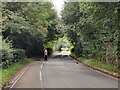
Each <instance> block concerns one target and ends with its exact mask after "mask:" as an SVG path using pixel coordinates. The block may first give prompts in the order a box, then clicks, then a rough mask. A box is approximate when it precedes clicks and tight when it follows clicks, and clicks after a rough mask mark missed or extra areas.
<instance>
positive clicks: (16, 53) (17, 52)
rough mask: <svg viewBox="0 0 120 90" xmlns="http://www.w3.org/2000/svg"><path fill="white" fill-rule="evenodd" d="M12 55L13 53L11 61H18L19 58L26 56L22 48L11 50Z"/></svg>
mask: <svg viewBox="0 0 120 90" xmlns="http://www.w3.org/2000/svg"><path fill="white" fill-rule="evenodd" d="M13 55H14V61H13V62H18V61H20V60H22V59H24V58H25V57H26V55H25V50H23V49H15V50H14V51H13Z"/></svg>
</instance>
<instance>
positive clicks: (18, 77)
mask: <svg viewBox="0 0 120 90" xmlns="http://www.w3.org/2000/svg"><path fill="white" fill-rule="evenodd" d="M28 67H29V66H27V67H26V68H25V69H24V71H23V72H22V73H21V74H20V75H19V76H17V78H16V80H15V81H14V83H13V84H12V85H11V87H10V90H11V89H12V88H13V87H14V85H15V84H16V83H17V81H18V80H19V79H20V78H21V76H22V75H23V74H24V73H25V72H26V71H27V69H28Z"/></svg>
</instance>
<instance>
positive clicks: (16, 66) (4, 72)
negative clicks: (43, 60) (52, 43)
mask: <svg viewBox="0 0 120 90" xmlns="http://www.w3.org/2000/svg"><path fill="white" fill-rule="evenodd" d="M31 61H32V60H31V59H27V58H26V59H24V60H21V61H20V62H17V63H15V64H13V65H11V66H10V67H9V68H7V69H3V70H2V80H1V84H2V85H4V84H5V83H6V82H7V81H8V80H9V79H10V78H11V76H13V75H14V74H15V73H16V72H17V71H18V70H19V69H21V68H22V67H23V66H24V65H26V64H28V63H29V62H31Z"/></svg>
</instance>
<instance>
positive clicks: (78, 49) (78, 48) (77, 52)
mask: <svg viewBox="0 0 120 90" xmlns="http://www.w3.org/2000/svg"><path fill="white" fill-rule="evenodd" d="M73 50H74V52H75V55H76V56H82V52H83V47H82V45H81V43H80V42H77V43H76V44H75V47H74V49H73Z"/></svg>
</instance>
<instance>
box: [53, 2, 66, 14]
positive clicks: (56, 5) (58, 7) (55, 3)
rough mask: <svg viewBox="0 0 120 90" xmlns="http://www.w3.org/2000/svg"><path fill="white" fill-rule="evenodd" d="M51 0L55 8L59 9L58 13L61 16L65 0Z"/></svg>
mask: <svg viewBox="0 0 120 90" xmlns="http://www.w3.org/2000/svg"><path fill="white" fill-rule="evenodd" d="M51 1H52V2H53V4H54V6H55V9H56V10H57V12H58V15H59V16H60V12H61V10H62V8H63V5H64V0H51Z"/></svg>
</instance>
